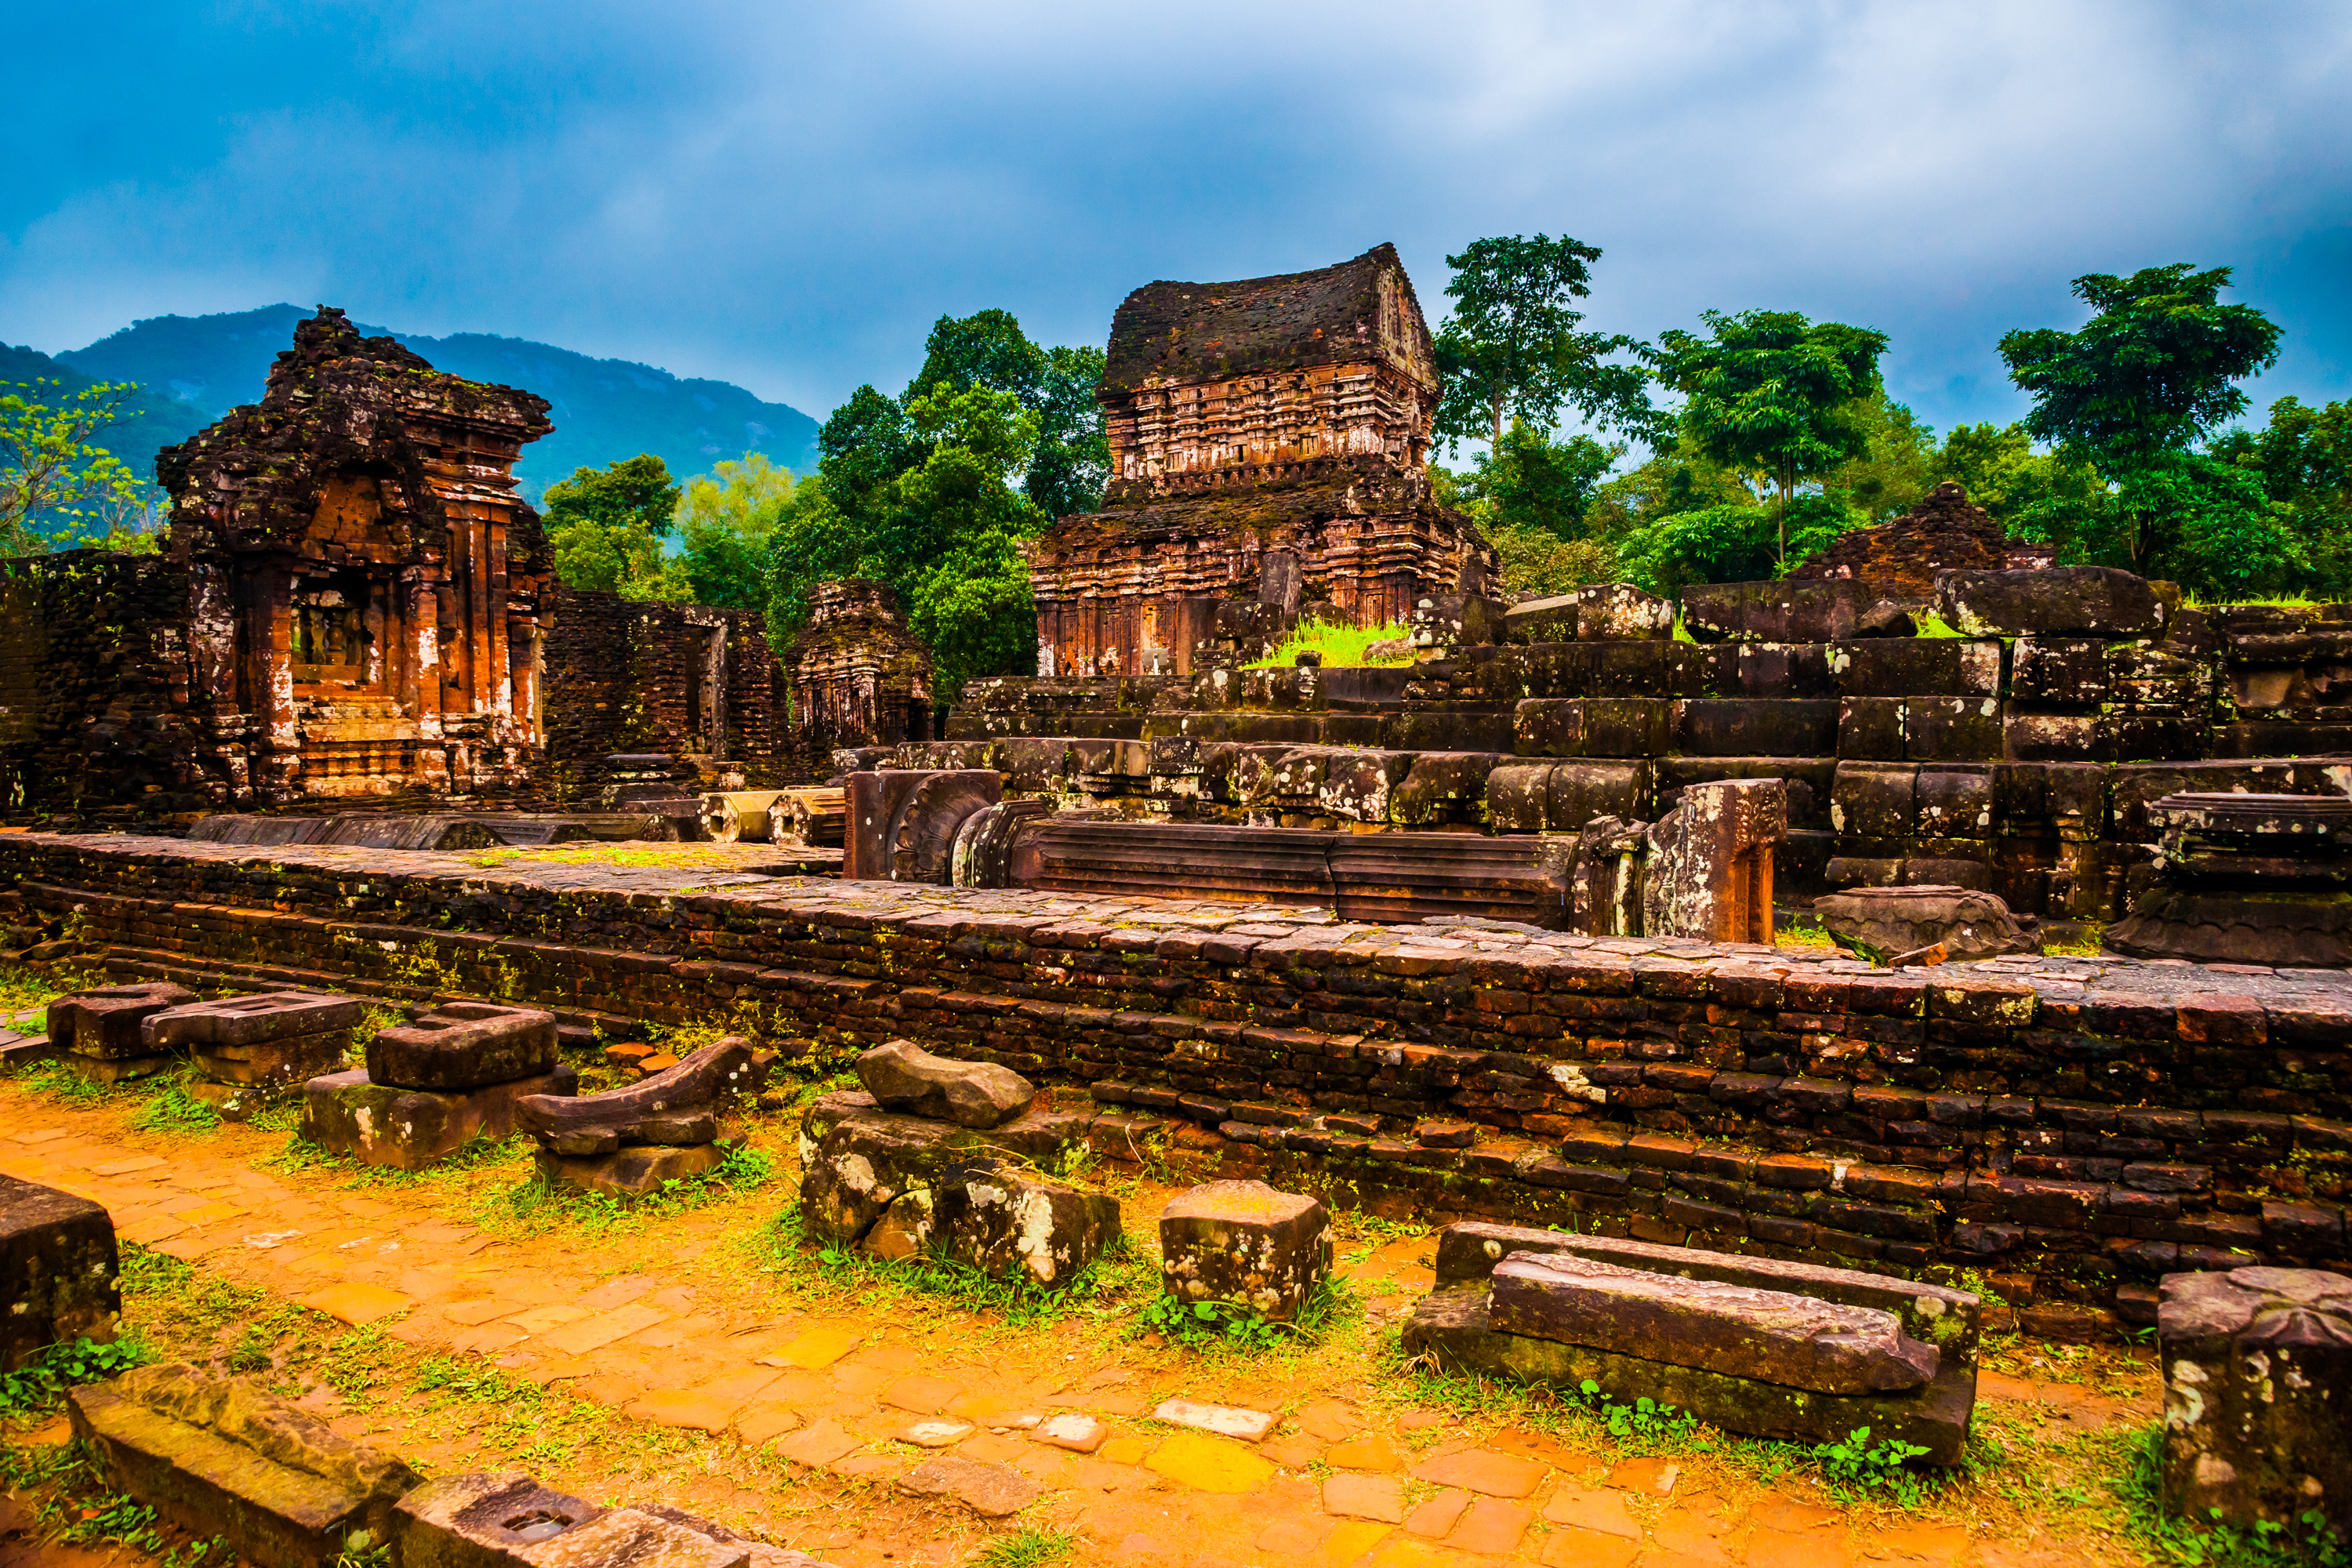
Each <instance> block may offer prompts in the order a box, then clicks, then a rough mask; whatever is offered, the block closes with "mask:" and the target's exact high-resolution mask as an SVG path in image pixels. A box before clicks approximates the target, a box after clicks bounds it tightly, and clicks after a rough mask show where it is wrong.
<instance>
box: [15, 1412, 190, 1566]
mask: <svg viewBox="0 0 2352 1568" xmlns="http://www.w3.org/2000/svg"><path fill="white" fill-rule="evenodd" d="M0 1489H6V1490H8V1491H11V1492H14V1493H16V1494H17V1497H18V1499H19V1500H20V1501H24V1500H29V1501H30V1502H31V1504H32V1507H31V1510H30V1511H31V1513H32V1515H33V1518H34V1521H35V1523H36V1524H37V1527H38V1528H39V1530H40V1531H41V1534H42V1537H43V1539H44V1540H45V1541H47V1542H55V1543H58V1544H60V1545H66V1546H127V1547H129V1548H130V1549H131V1551H133V1552H142V1553H144V1554H146V1555H147V1556H149V1557H151V1558H153V1559H154V1560H155V1562H156V1564H157V1568H198V1565H200V1564H203V1565H213V1568H230V1565H232V1564H233V1563H235V1562H236V1558H235V1556H234V1555H233V1554H232V1553H231V1552H229V1550H228V1547H227V1546H226V1543H224V1542H221V1541H220V1540H218V1539H217V1538H215V1539H213V1540H209V1541H189V1542H181V1543H180V1544H178V1545H168V1544H167V1543H166V1542H167V1536H166V1534H165V1527H164V1526H163V1525H162V1524H161V1523H160V1522H159V1521H157V1519H156V1517H155V1510H153V1509H152V1508H147V1507H145V1506H143V1505H142V1504H139V1503H135V1502H132V1501H131V1500H130V1499H129V1498H127V1497H124V1496H122V1495H121V1493H119V1492H117V1491H115V1490H114V1489H113V1487H112V1485H111V1484H110V1481H109V1479H108V1478H107V1473H106V1468H105V1464H104V1462H103V1461H102V1460H100V1458H99V1457H98V1455H97V1453H96V1452H95V1451H93V1450H92V1449H91V1448H90V1447H89V1445H88V1444H87V1443H80V1442H74V1443H62V1444H57V1445H53V1446H44V1447H32V1448H16V1447H6V1446H0Z"/></svg>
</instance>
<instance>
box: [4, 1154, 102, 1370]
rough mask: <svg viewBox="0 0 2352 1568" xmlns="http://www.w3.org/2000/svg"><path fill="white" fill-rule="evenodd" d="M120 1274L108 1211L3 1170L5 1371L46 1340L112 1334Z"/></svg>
mask: <svg viewBox="0 0 2352 1568" xmlns="http://www.w3.org/2000/svg"><path fill="white" fill-rule="evenodd" d="M118 1272H119V1262H118V1259H117V1257H116V1253H115V1244H114V1221H113V1218H112V1216H110V1215H108V1213H107V1212H106V1210H105V1209H103V1208H102V1207H100V1205H97V1204H94V1203H92V1202H90V1201H89V1199H88V1198H79V1197H76V1196H74V1195H73V1194H70V1193H61V1192H58V1190H57V1189H56V1188H54V1187H44V1186H39V1185H37V1184H34V1183H32V1182H23V1181H18V1180H17V1179H16V1177H14V1176H6V1175H0V1372H13V1371H15V1370H16V1368H17V1367H19V1366H22V1365H23V1364H24V1363H25V1362H26V1359H27V1358H29V1357H30V1356H31V1355H32V1354H33V1352H36V1351H38V1350H40V1349H41V1348H42V1347H44V1346H46V1345H51V1344H70V1343H71V1342H74V1341H75V1340H78V1339H85V1338H87V1339H92V1340H101V1341H103V1340H110V1339H112V1338H113V1337H114V1326H115V1318H116V1315H117V1314H118V1313H120V1312H121V1310H122V1299H121V1291H120V1290H119V1289H118V1287H117V1276H118Z"/></svg>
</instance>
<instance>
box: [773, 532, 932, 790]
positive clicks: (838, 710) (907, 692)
mask: <svg viewBox="0 0 2352 1568" xmlns="http://www.w3.org/2000/svg"><path fill="white" fill-rule="evenodd" d="M784 662H785V664H786V665H788V666H789V667H790V668H791V669H792V682H793V715H794V718H795V721H796V724H797V728H798V731H799V738H800V743H801V745H802V748H803V752H804V753H805V754H806V756H807V758H808V759H809V761H810V763H811V764H812V765H813V766H814V765H816V764H818V763H822V761H823V759H824V756H825V755H826V754H827V753H828V752H830V751H831V750H832V749H833V748H834V747H835V746H865V745H893V746H895V745H897V744H898V742H901V741H928V740H930V739H931V738H932V734H931V731H932V711H933V710H932V707H931V655H930V650H929V649H928V648H926V647H923V645H922V643H921V641H920V640H919V639H918V638H917V637H915V636H914V635H913V634H912V633H910V632H909V631H908V630H907V623H906V621H905V619H904V618H903V617H902V616H900V615H899V613H898V595H896V594H894V593H892V592H891V591H890V585H889V584H887V583H877V582H874V581H871V580H870V579H867V578H863V577H854V578H851V579H850V580H849V581H848V582H845V583H820V584H817V585H816V589H815V592H814V595H813V596H812V599H811V602H810V605H809V621H808V625H807V626H803V627H802V628H801V633H800V635H799V636H798V637H794V638H793V646H792V647H790V648H789V649H787V650H786V651H785V654H784Z"/></svg>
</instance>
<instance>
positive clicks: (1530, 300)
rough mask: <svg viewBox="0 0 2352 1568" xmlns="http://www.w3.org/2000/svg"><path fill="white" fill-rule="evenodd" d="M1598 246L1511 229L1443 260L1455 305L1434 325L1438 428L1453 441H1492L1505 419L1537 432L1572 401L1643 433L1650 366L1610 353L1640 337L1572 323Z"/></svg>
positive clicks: (1599, 418) (1650, 421)
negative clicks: (1614, 359) (1440, 384)
mask: <svg viewBox="0 0 2352 1568" xmlns="http://www.w3.org/2000/svg"><path fill="white" fill-rule="evenodd" d="M1600 259H1601V252H1600V251H1599V250H1598V249H1596V248H1594V247H1591V246H1590V245H1585V244H1583V243H1581V242H1580V241H1578V240H1574V239H1570V237H1568V236H1566V235H1562V236H1560V237H1559V238H1558V239H1553V238H1551V237H1549V236H1547V235H1541V234H1538V235H1536V236H1534V237H1528V236H1526V235H1512V236H1508V237H1493V238H1487V239H1476V240H1473V241H1471V242H1470V244H1469V245H1468V246H1467V247H1465V248H1464V249H1463V251H1462V253H1461V254H1460V255H1458V256H1449V257H1447V258H1445V264H1446V265H1447V266H1448V267H1451V268H1454V278H1453V280H1452V281H1451V282H1449V283H1448V284H1446V286H1445V292H1446V295H1447V297H1448V298H1450V299H1451V300H1453V301H1454V310H1453V312H1452V314H1451V315H1449V316H1448V317H1447V319H1446V321H1445V323H1444V326H1442V327H1441V328H1440V329H1439V330H1438V332H1437V338H1436V343H1435V349H1436V353H1437V368H1438V371H1439V373H1440V374H1442V375H1443V376H1444V381H1445V389H1444V393H1443V394H1442V395H1441V396H1440V399H1439V402H1438V405H1437V437H1438V439H1440V440H1441V441H1444V442H1445V443H1447V445H1448V448H1449V449H1451V450H1457V451H1458V450H1459V449H1460V446H1461V443H1462V442H1463V441H1464V440H1465V439H1468V440H1477V439H1485V440H1486V441H1488V442H1490V443H1491V444H1492V446H1493V447H1496V448H1497V449H1499V448H1500V447H1502V446H1503V442H1504V431H1505V426H1506V423H1507V421H1517V422H1518V423H1521V424H1524V425H1527V426H1530V427H1532V428H1533V429H1535V430H1536V431H1537V432H1538V433H1542V432H1548V431H1549V430H1550V429H1551V428H1552V427H1553V426H1556V425H1557V424H1559V416H1560V410H1561V408H1562V406H1563V405H1569V406H1573V407H1574V408H1575V409H1576V410H1577V412H1578V413H1579V414H1580V415H1582V416H1584V418H1585V419H1586V420H1587V421H1589V422H1590V423H1591V424H1593V425H1594V426H1599V427H1601V428H1602V429H1607V428H1609V427H1611V426H1618V427H1621V428H1622V429H1625V430H1627V431H1628V432H1630V433H1632V434H1633V435H1635V436H1640V437H1647V436H1648V435H1649V434H1650V433H1651V432H1652V431H1653V430H1654V427H1655V425H1656V419H1657V416H1656V414H1655V411H1654V409H1653V408H1652V407H1651V405H1650V399H1649V390H1648V381H1649V377H1648V375H1647V374H1645V373H1644V372H1643V369H1642V367H1641V366H1640V365H1639V364H1638V363H1633V362H1630V361H1622V362H1618V363H1611V356H1612V355H1616V354H1620V353H1633V352H1638V351H1640V350H1641V348H1642V346H1643V345H1642V344H1641V343H1639V342H1636V341H1635V340H1634V339H1633V338H1629V337H1624V336H1622V335H1619V334H1614V333H1606V332H1587V331H1580V330H1579V329H1580V327H1581V326H1582V324H1583V321H1584V315H1583V312H1581V311H1580V310H1576V309H1575V308H1574V307H1573V305H1572V304H1571V301H1573V300H1582V299H1586V298H1589V297H1590V296H1591V292H1592V270H1591V264H1592V263H1593V262H1596V261H1598V260H1600Z"/></svg>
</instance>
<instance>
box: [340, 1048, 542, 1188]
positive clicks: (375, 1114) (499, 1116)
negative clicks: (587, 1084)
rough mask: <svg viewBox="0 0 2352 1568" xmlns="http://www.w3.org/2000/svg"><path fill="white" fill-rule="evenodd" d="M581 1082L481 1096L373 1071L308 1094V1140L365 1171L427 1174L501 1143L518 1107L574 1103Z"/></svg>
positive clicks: (347, 1075) (345, 1075)
mask: <svg viewBox="0 0 2352 1568" xmlns="http://www.w3.org/2000/svg"><path fill="white" fill-rule="evenodd" d="M579 1083H580V1075H579V1074H578V1073H576V1072H574V1071H573V1070H572V1068H568V1067H558V1068H555V1069H554V1070H553V1071H551V1072H548V1073H544V1074H541V1076H539V1077H536V1078H521V1079H512V1080H510V1081H509V1082H506V1083H492V1084H484V1085H482V1086H481V1087H479V1088H478V1089H404V1088H403V1087H401V1086H400V1085H398V1084H389V1083H376V1082H374V1081H373V1079H370V1078H369V1076H368V1072H367V1069H366V1068H352V1070H350V1071H348V1072H339V1073H330V1074H328V1075H327V1076H326V1077H324V1078H314V1079H311V1080H310V1082H309V1083H307V1084H305V1085H303V1086H302V1126H301V1131H302V1136H303V1137H304V1138H306V1139H308V1140H310V1142H313V1143H316V1144H318V1145H319V1146H320V1148H322V1149H326V1150H329V1151H331V1152H334V1153H338V1154H349V1155H351V1156H352V1158H354V1159H356V1160H357V1161H359V1163H361V1164H362V1165H389V1166H392V1167H394V1169H397V1170H403V1171H421V1170H423V1169H424V1168H425V1166H427V1165H429V1164H431V1163H433V1162H434V1161H436V1160H438V1159H440V1158H442V1157H443V1156H445V1155H447V1154H454V1153H456V1152H457V1151H458V1150H460V1149H462V1148H464V1147H465V1146H466V1145H467V1144H468V1143H471V1142H475V1141H476V1140H477V1139H479V1140H482V1141H485V1142H497V1141H498V1140H499V1139H502V1138H505V1137H506V1136H508V1135H509V1133H511V1132H512V1131H514V1130H515V1101H517V1100H520V1099H521V1098H522V1097H523V1096H525V1095H528V1094H553V1095H569V1094H573V1093H576V1092H577V1091H578V1089H579Z"/></svg>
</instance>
